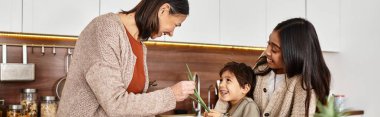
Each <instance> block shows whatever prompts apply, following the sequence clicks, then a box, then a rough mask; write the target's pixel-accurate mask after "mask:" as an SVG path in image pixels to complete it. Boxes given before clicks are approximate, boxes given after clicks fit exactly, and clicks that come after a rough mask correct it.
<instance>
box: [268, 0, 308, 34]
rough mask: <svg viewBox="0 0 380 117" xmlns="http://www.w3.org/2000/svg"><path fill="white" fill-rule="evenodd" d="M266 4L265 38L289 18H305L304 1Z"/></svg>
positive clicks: (294, 0) (283, 1)
mask: <svg viewBox="0 0 380 117" xmlns="http://www.w3.org/2000/svg"><path fill="white" fill-rule="evenodd" d="M309 1H310V0H309ZM267 2H268V3H267V28H266V32H267V33H266V34H267V37H269V34H270V33H271V32H272V31H273V29H274V27H276V25H277V24H278V23H280V22H282V21H285V20H287V19H290V18H297V17H301V18H305V13H306V11H305V10H306V9H305V7H306V6H305V0H267ZM267 40H268V39H267Z"/></svg>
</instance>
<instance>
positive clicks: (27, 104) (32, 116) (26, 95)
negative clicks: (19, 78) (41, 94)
mask: <svg viewBox="0 0 380 117" xmlns="http://www.w3.org/2000/svg"><path fill="white" fill-rule="evenodd" d="M21 105H22V106H23V110H24V114H25V115H26V116H27V117H37V113H38V111H37V89H30V88H27V89H22V94H21Z"/></svg>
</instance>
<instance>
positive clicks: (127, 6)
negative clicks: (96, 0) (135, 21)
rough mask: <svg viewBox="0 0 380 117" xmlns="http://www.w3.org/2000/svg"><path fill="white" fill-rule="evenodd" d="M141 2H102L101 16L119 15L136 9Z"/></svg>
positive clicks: (108, 0) (127, 0) (136, 0)
mask: <svg viewBox="0 0 380 117" xmlns="http://www.w3.org/2000/svg"><path fill="white" fill-rule="evenodd" d="M140 1H141V0H100V14H106V13H110V12H113V13H118V12H120V11H122V10H124V11H128V10H131V9H132V8H134V7H135V6H136V5H137V4H138V3H139V2H140Z"/></svg>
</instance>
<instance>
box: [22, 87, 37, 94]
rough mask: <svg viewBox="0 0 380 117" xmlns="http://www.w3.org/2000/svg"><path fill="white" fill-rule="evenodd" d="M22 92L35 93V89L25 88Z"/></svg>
mask: <svg viewBox="0 0 380 117" xmlns="http://www.w3.org/2000/svg"><path fill="white" fill-rule="evenodd" d="M22 92H24V93H36V92H37V89H32V88H26V89H22Z"/></svg>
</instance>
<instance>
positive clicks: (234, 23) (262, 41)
mask: <svg viewBox="0 0 380 117" xmlns="http://www.w3.org/2000/svg"><path fill="white" fill-rule="evenodd" d="M266 1H267V0H237V1H235V0H220V2H221V3H220V6H221V9H220V10H221V11H220V12H221V15H220V25H221V26H220V30H221V31H220V35H221V43H220V44H223V45H240V46H256V47H265V45H266V40H267V36H266V32H265V31H266V30H265V28H266V4H267V3H266Z"/></svg>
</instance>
